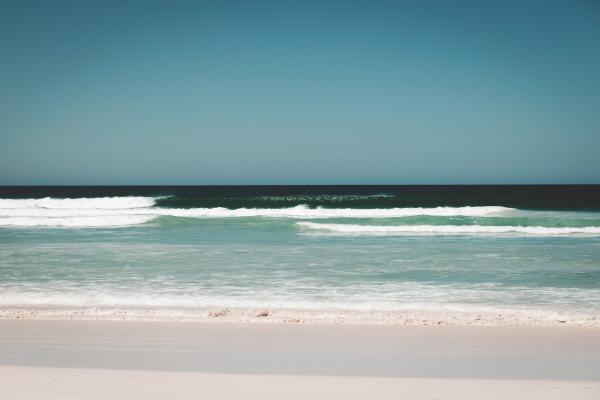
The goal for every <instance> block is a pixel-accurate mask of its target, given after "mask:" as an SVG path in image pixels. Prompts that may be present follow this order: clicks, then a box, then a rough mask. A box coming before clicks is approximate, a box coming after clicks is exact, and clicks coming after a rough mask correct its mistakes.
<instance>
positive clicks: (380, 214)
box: [155, 205, 514, 219]
mask: <svg viewBox="0 0 600 400" xmlns="http://www.w3.org/2000/svg"><path fill="white" fill-rule="evenodd" d="M511 210H514V209H512V208H506V207H497V206H488V207H435V208H420V207H416V208H369V209H360V208H309V207H307V206H304V205H300V206H296V207H289V208H238V209H234V210H231V209H228V208H222V207H215V208H190V209H181V208H180V209H165V208H159V209H155V211H157V212H159V213H160V214H161V215H170V216H175V217H192V218H235V217H274V218H298V219H316V218H400V217H412V216H418V215H429V216H439V217H448V216H464V217H481V216H491V215H500V214H502V213H503V212H506V211H511Z"/></svg>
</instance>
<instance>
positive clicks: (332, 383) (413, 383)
mask: <svg viewBox="0 0 600 400" xmlns="http://www.w3.org/2000/svg"><path fill="white" fill-rule="evenodd" d="M0 382H1V383H2V385H1V386H0V396H1V398H3V399H14V400H19V399H25V400H33V399H49V400H51V399H261V400H262V399H266V400H269V399H273V400H275V399H277V400H284V399H298V400H300V399H344V400H353V399H357V400H359V399H360V400H364V399H378V400H386V399H390V400H391V399H394V400H396V399H414V400H420V399H423V400H425V399H426V400H432V399H456V400H465V399H511V400H519V399H523V400H530V399H544V400H564V399H570V400H571V399H598V398H599V396H600V384H599V383H598V382H578V381H533V380H524V381H522V380H490V379H486V380H484V379H480V380H475V379H468V380H464V379H440V378H435V379H432V378H378V377H339V376H298V375H233V374H231V375H226V374H207V373H200V372H157V371H137V370H125V371H118V370H102V369H82V368H77V369H73V368H68V369H62V368H35V367H1V366H0Z"/></svg>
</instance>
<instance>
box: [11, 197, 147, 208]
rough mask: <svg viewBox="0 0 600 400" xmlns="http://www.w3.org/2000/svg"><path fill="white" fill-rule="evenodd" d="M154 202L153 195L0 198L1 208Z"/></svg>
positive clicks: (121, 205) (123, 205)
mask: <svg viewBox="0 0 600 400" xmlns="http://www.w3.org/2000/svg"><path fill="white" fill-rule="evenodd" d="M154 204H155V198H153V197H133V196H130V197H93V198H73V199H57V198H52V197H44V198H42V199H0V210H2V209H69V210H82V209H94V210H98V209H99V210H104V209H129V208H141V207H151V206H153V205H154Z"/></svg>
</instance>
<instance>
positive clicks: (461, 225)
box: [0, 185, 600, 326]
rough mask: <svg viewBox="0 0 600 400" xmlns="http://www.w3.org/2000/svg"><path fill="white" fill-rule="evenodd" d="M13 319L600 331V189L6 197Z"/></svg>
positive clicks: (1, 205)
mask: <svg viewBox="0 0 600 400" xmlns="http://www.w3.org/2000/svg"><path fill="white" fill-rule="evenodd" d="M0 317H10V318H13V317H19V318H79V319H160V320H178V319H185V320H189V319H192V320H219V321H257V322H258V321H279V322H308V323H311V322H312V323H318V322H337V323H405V324H438V325H439V324H482V325H498V324H519V325H547V324H549V325H553V324H559V325H560V324H566V325H572V324H576V325H590V326H595V325H600V185H564V186H558V185H542V186H535V185H533V186H532V185H519V186H130V187H128V186H114V187H108V186H107V187H100V186H89V187H0Z"/></svg>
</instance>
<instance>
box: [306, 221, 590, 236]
mask: <svg viewBox="0 0 600 400" xmlns="http://www.w3.org/2000/svg"><path fill="white" fill-rule="evenodd" d="M296 224H297V225H298V226H300V227H302V228H307V229H310V230H316V231H326V232H330V233H334V234H345V235H380V236H392V235H418V234H422V235H428V234H429V235H452V234H457V235H461V234H462V235H465V234H466V235H477V234H514V233H517V234H525V235H546V236H561V235H570V234H591V235H599V234H600V227H595V226H587V227H544V226H483V225H402V226H398V225H395V226H385V225H357V224H322V223H316V222H297V223H296Z"/></svg>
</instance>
